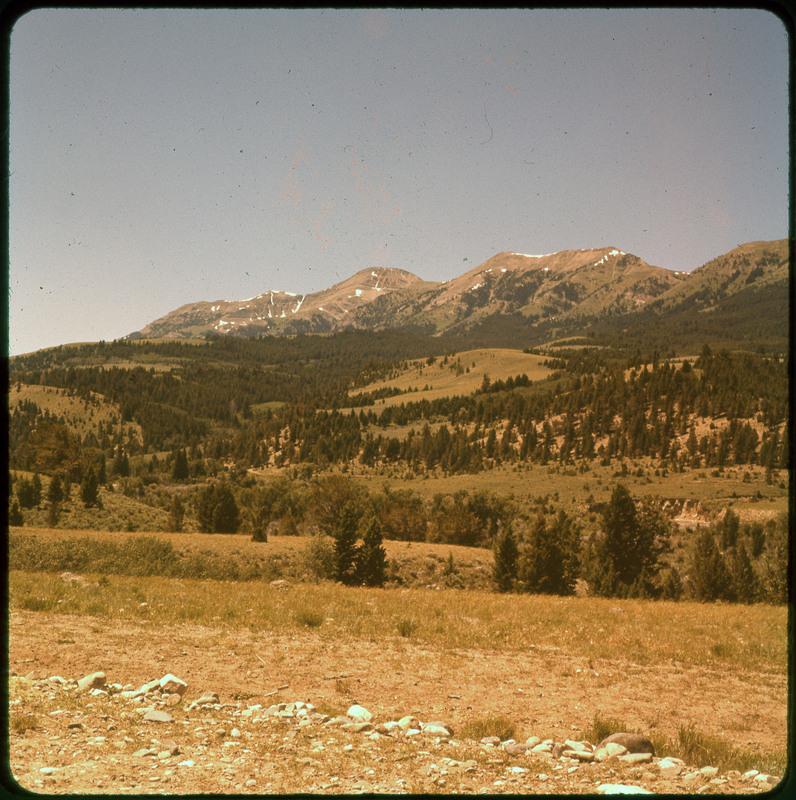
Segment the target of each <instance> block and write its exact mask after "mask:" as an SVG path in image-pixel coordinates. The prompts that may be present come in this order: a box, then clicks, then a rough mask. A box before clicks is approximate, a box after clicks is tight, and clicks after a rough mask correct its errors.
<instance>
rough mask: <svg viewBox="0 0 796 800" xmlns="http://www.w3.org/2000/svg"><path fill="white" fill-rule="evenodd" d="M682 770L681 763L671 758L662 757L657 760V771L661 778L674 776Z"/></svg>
mask: <svg viewBox="0 0 796 800" xmlns="http://www.w3.org/2000/svg"><path fill="white" fill-rule="evenodd" d="M682 771H683V765H682V764H678V763H677V762H676V761H673V760H672V759H671V758H662V759H661V760H660V761H659V762H658V773H659V774H660V776H661V777H662V778H676V777H677V776H678V775H679V774H680V773H681V772H682Z"/></svg>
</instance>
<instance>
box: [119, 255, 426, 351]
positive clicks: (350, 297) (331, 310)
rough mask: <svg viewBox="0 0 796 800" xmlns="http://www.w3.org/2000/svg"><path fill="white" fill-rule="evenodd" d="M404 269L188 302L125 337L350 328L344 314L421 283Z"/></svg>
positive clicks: (378, 270) (363, 272) (383, 269)
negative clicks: (310, 288) (306, 288)
mask: <svg viewBox="0 0 796 800" xmlns="http://www.w3.org/2000/svg"><path fill="white" fill-rule="evenodd" d="M419 281H420V278H418V277H417V276H416V275H413V274H412V273H411V272H407V271H406V270H402V269H389V268H386V267H374V268H373V269H363V270H361V271H360V272H358V273H357V274H356V275H353V276H352V277H350V278H348V279H347V280H344V281H342V282H341V283H338V284H335V285H334V286H332V287H330V288H329V289H324V290H323V291H320V292H313V293H311V294H308V295H299V294H296V293H294V292H285V291H277V290H271V291H268V292H263V293H262V294H259V295H257V296H256V297H252V298H250V299H248V300H216V301H214V302H207V301H202V302H198V303H188V304H186V305H184V306H181V307H180V308H178V309H176V310H175V311H171V312H170V313H168V314H166V315H165V316H164V317H161V318H160V319H157V320H155V321H154V322H151V323H149V324H148V325H147V326H146V327H144V328H143V329H142V330H140V331H138V332H137V333H133V334H131V335H130V336H128V337H127V338H128V339H142V338H146V339H156V338H160V339H192V338H197V337H203V336H206V335H208V334H213V333H216V334H230V333H232V334H239V335H252V334H257V333H281V334H285V333H323V332H329V331H332V330H337V329H338V328H340V327H350V325H348V324H347V323H346V318H347V316H348V315H349V314H350V313H351V312H353V311H356V309H357V308H358V307H360V306H361V305H363V304H366V303H369V302H371V301H373V300H374V299H375V298H377V297H379V296H380V295H381V294H382V293H384V294H388V293H390V292H394V291H396V290H399V289H402V288H404V287H406V286H410V285H412V284H413V283H416V282H419Z"/></svg>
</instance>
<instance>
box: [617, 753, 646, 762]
mask: <svg viewBox="0 0 796 800" xmlns="http://www.w3.org/2000/svg"><path fill="white" fill-rule="evenodd" d="M619 760H620V761H622V762H624V763H625V764H649V763H650V761H652V753H627V754H626V755H624V756H619Z"/></svg>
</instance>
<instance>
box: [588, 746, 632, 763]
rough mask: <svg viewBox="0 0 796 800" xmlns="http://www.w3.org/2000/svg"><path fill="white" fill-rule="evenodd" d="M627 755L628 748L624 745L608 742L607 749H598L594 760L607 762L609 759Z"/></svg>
mask: <svg viewBox="0 0 796 800" xmlns="http://www.w3.org/2000/svg"><path fill="white" fill-rule="evenodd" d="M626 753H627V748H626V747H625V746H624V745H623V744H618V743H617V742H608V744H607V745H605V747H598V748H597V749H596V750H595V751H594V760H595V761H605V760H606V759H608V758H616V757H617V756H623V755H625V754H626Z"/></svg>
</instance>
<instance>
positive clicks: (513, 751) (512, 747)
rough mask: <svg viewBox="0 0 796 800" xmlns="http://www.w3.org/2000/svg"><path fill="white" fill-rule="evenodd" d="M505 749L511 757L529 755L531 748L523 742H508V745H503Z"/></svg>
mask: <svg viewBox="0 0 796 800" xmlns="http://www.w3.org/2000/svg"><path fill="white" fill-rule="evenodd" d="M503 749H504V750H505V751H506V752H507V753H508V754H509V755H510V756H521V755H522V754H523V753H527V752H528V750H530V749H531V748H530V747H529V746H528V745H527V744H524V743H522V742H506V744H504V745H503Z"/></svg>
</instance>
